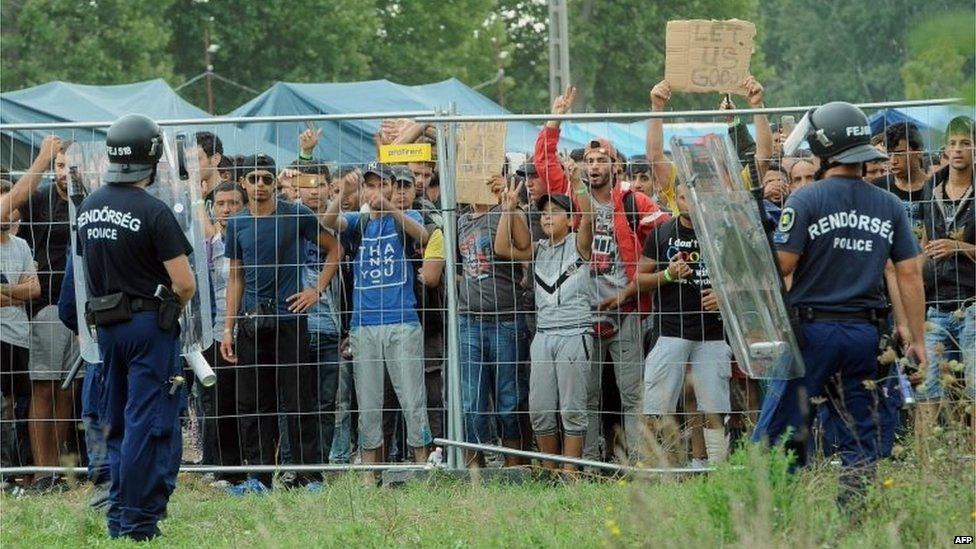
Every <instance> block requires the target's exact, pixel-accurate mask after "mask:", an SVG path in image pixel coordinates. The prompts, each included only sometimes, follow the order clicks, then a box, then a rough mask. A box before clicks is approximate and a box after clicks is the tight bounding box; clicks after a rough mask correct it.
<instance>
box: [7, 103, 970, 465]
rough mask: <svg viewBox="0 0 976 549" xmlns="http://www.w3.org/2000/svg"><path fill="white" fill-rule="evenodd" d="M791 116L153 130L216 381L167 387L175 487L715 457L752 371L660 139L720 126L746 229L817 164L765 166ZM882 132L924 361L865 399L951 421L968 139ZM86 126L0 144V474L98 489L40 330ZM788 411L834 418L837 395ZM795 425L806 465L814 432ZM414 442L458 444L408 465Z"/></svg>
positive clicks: (95, 413)
mask: <svg viewBox="0 0 976 549" xmlns="http://www.w3.org/2000/svg"><path fill="white" fill-rule="evenodd" d="M942 103H944V102H938V101H937V102H928V103H924V102H923V103H918V102H912V103H904V102H902V103H879V104H872V105H869V106H867V108H870V109H881V110H883V109H886V108H892V107H899V106H911V107H915V108H918V109H922V108H924V107H925V106H926V105H936V104H942ZM806 109H807V107H797V108H783V109H740V110H735V109H732V110H715V111H700V112H669V111H655V112H651V113H617V114H610V115H598V114H584V115H565V114H560V115H512V116H461V115H455V114H452V113H450V112H447V111H445V112H436V113H433V112H431V113H422V112H421V113H418V112H409V113H406V112H405V113H364V114H349V115H308V116H304V115H300V116H288V117H264V118H260V119H233V120H230V119H227V120H219V119H212V120H211V119H204V120H183V121H172V122H164V124H163V125H164V127H165V129H166V131H167V133H168V134H169V135H172V136H173V137H174V143H177V142H181V143H183V146H182V148H181V149H180V150H181V151H182V153H183V154H182V158H177V156H179V155H177V154H176V153H175V152H174V158H173V171H172V173H173V174H174V175H172V177H170V178H169V179H160V180H159V181H158V183H159V186H160V188H163V187H166V186H170V187H173V188H176V189H180V188H184V187H180V186H181V185H182V186H185V188H191V187H192V189H193V192H192V193H188V194H187V195H186V196H189V197H197V198H194V199H192V200H190V201H189V202H186V203H182V202H180V204H183V205H184V206H185V207H186V208H187V214H186V217H187V219H188V220H189V223H191V224H193V225H194V226H196V230H197V232H198V235H199V241H198V242H196V243H195V244H196V245H195V247H194V255H196V254H199V256H197V258H198V259H199V260H200V261H199V263H197V264H198V265H201V266H202V267H199V268H198V270H205V271H206V272H205V273H204V275H205V279H206V280H207V284H206V285H203V286H201V287H199V288H198V291H199V292H205V293H206V294H207V295H208V299H207V300H206V304H207V306H206V307H204V306H203V305H202V304H198V306H197V308H196V309H192V308H191V311H190V312H189V313H188V314H189V315H191V316H190V317H185V320H186V319H188V318H192V319H193V321H194V322H196V323H198V324H200V325H201V326H202V325H206V329H205V330H204V329H202V328H201V329H199V330H195V332H196V333H197V335H198V336H199V337H198V339H201V338H202V339H203V341H199V349H197V350H198V351H199V352H200V354H201V355H202V356H203V358H204V359H205V360H206V362H207V364H208V365H209V367H210V368H212V369H213V371H214V372H215V378H216V379H215V381H216V382H215V383H213V384H210V385H205V384H204V383H202V382H201V381H200V380H199V379H198V378H197V377H196V376H195V375H194V374H193V373H192V372H191V371H190V370H187V372H186V374H185V376H184V377H185V379H186V381H187V383H188V385H189V386H190V391H189V394H190V398H189V400H188V405H187V409H186V412H185V414H184V420H183V426H184V433H183V435H184V451H183V461H184V463H185V464H186V466H187V468H188V470H190V469H193V470H199V471H208V472H210V473H213V474H215V476H216V477H217V479H216V480H224V481H227V482H235V481H237V480H240V479H242V478H243V477H244V475H246V474H248V473H250V474H252V475H257V476H268V477H270V475H271V474H272V472H275V471H284V470H288V469H291V470H292V472H291V474H295V475H307V474H311V472H312V471H314V470H327V469H336V468H341V467H344V466H345V465H346V464H348V465H349V466H350V467H351V468H357V467H358V468H363V469H369V468H371V467H373V466H374V465H375V466H390V465H389V464H400V466H403V467H407V466H408V464H411V463H413V464H415V465H414V466H415V467H425V466H436V464H442V465H445V466H448V467H451V468H462V467H470V466H477V467H502V466H517V465H524V464H528V463H529V462H530V459H531V458H533V457H537V455H538V454H544V455H561V456H562V457H563V458H564V459H563V460H562V461H561V463H559V464H556V463H554V462H546V461H545V460H542V461H541V463H540V464H541V465H544V466H549V467H556V466H567V465H568V466H569V467H573V464H574V463H577V464H586V463H590V464H592V463H598V462H603V463H614V464H617V465H620V466H634V467H638V468H642V467H643V468H646V467H658V468H663V469H662V470H688V469H693V468H706V467H707V466H708V465H709V464H715V463H718V462H720V461H722V460H724V459H725V458H726V457H727V455H728V452H729V449H730V448H734V446H735V445H736V444H737V443H740V442H741V441H745V440H747V439H748V437H749V436H750V433H751V431H752V428H753V427H754V425H755V422H756V419H757V416H758V413H759V410H760V406H761V403H762V400H763V397H764V396H765V393H766V392H767V390H768V381H767V380H764V379H760V378H759V377H758V376H756V375H751V372H750V371H749V369H748V368H746V367H744V366H743V365H742V364H741V357H736V356H735V354H734V353H733V352H732V349H731V348H730V346H729V345H728V343H727V341H726V330H725V329H724V327H723V318H722V314H721V313H720V312H719V311H720V306H719V303H718V302H717V298H716V295H715V292H714V291H713V290H712V288H711V280H710V276H709V264H708V258H706V257H703V256H702V250H701V248H702V247H701V245H700V244H699V242H698V240H697V237H696V234H695V227H694V226H693V224H692V223H691V221H690V216H689V215H688V213H689V209H690V208H693V207H694V204H693V203H692V202H691V200H690V198H689V196H688V193H687V192H686V189H687V187H686V185H683V184H682V182H681V181H680V179H679V177H678V174H677V169H676V168H675V167H674V163H673V160H672V152H671V147H672V143H673V142H674V141H673V140H674V139H688V140H693V139H696V138H699V137H701V136H702V135H705V134H718V135H721V136H724V137H725V139H727V140H728V143H729V145H730V149H731V150H732V151H734V154H735V158H736V159H737V160H738V161H739V163H740V167H741V174H739V176H740V179H741V182H742V185H744V186H746V187H748V188H750V189H759V190H758V191H757V193H758V195H759V196H760V200H759V202H761V204H762V206H763V212H764V215H766V216H768V217H769V219H770V221H771V223H772V224H773V225H775V224H776V223H779V221H780V219H779V216H780V215H782V212H783V211H784V208H786V205H787V203H788V200H789V196H790V195H791V194H793V193H795V192H796V191H797V190H799V189H800V188H802V187H804V186H806V185H810V184H812V183H813V182H814V181H815V180H816V179H818V178H819V175H820V172H821V170H822V169H824V166H821V165H820V164H819V161H818V160H817V159H816V158H814V157H812V156H811V155H809V154H798V155H794V156H788V157H784V156H783V155H782V150H781V149H782V141H783V139H784V138H785V136H786V135H787V134H789V132H790V129H791V127H792V125H793V124H795V121H796V117H797V116H796V115H800V114H802V113H803V112H804V110H806ZM869 112H870V111H869ZM969 115H970V116H972V113H971V112H970V113H969ZM631 120H637V122H629V121H631ZM885 120H887V119H882V124H881V126H880V128H879V129H877V130H875V131H874V134H875V136H876V137H875V139H876V142H877V146H878V147H879V148H881V149H883V150H884V151H886V152H887V154H888V155H889V160H888V161H887V162H878V163H874V164H868V165H866V166H865V173H864V178H865V179H866V180H868V181H869V182H870V183H872V184H874V185H877V186H879V187H881V188H884V189H885V190H887V191H890V192H892V193H894V194H895V195H897V196H898V197H899V199H900V200H901V201H902V203H903V204H904V205H905V208H906V210H907V211H908V214H909V217H910V219H911V222H912V224H913V228H914V230H915V232H916V235H917V236H918V238H919V245H920V249H921V250H922V251H923V255H924V256H925V266H924V269H925V276H926V278H925V280H926V301H927V307H928V311H927V320H928V322H927V326H926V330H927V333H926V340H927V343H928V345H927V348H928V352H929V363H930V364H931V365H932V366H931V367H930V368H929V370H928V372H927V374H926V375H927V376H928V377H927V378H926V379H925V380H924V381H923V382H922V383H921V384H920V385H918V386H917V387H916V389H915V390H912V389H911V388H908V389H907V391H906V390H905V389H906V387H905V380H906V379H907V375H909V374H910V372H905V366H906V364H905V361H904V360H903V359H902V357H901V356H900V352H901V347H900V345H899V344H897V343H895V344H892V345H891V346H890V350H888V348H887V347H886V348H882V349H879V350H878V355H879V368H878V375H877V376H876V377H875V381H874V383H875V385H874V386H873V390H874V394H875V395H876V402H875V403H874V405H873V408H872V409H873V410H874V411H875V413H877V415H878V417H879V418H880V417H881V416H883V415H884V414H889V415H890V416H891V418H893V420H894V421H901V420H903V419H904V418H905V417H907V416H908V415H909V412H908V411H907V410H908V408H906V402H907V403H908V405H909V406H910V404H911V403H913V402H915V401H919V402H926V403H939V405H940V406H941V407H942V408H943V409H945V410H950V411H952V412H953V415H954V416H955V417H956V420H957V423H958V421H959V420H964V419H965V414H967V413H970V414H971V411H972V398H973V393H972V391H973V389H972V388H973V386H974V385H973V380H972V377H973V370H974V360H976V359H974V348H976V341H974V339H973V338H974V337H976V336H974V333H976V328H974V325H976V318H974V315H976V305H974V304H973V279H974V274H973V252H972V247H973V241H974V237H973V227H974V223H973V221H972V219H973V207H972V201H973V199H972V185H971V181H970V187H969V189H970V190H969V191H966V192H968V194H965V192H964V194H962V195H960V194H958V193H956V188H957V187H958V188H963V187H961V186H958V183H959V177H960V175H959V174H960V173H962V174H966V173H968V174H969V177H970V178H971V177H972V162H973V160H972V154H973V141H972V135H971V131H972V126H971V122H970V125H969V126H968V128H969V130H968V131H969V132H970V134H969V137H968V141H966V139H965V137H966V131H967V130H965V128H966V126H964V125H963V126H960V125H959V123H957V125H956V126H953V125H952V124H948V125H947V122H948V120H939V122H938V123H935V122H932V123H930V124H929V125H928V126H927V127H926V128H918V127H916V128H915V130H913V129H912V128H913V126H911V125H906V124H904V123H892V124H887V123H885ZM955 120H958V119H955ZM533 122H539V123H542V124H543V125H542V126H541V127H540V126H535V125H534V124H533ZM954 123H955V122H954ZM106 125H107V124H75V125H71V124H66V125H63V126H62V127H60V128H59V127H54V126H52V125H35V126H31V127H27V126H24V125H21V126H11V125H8V126H4V127H2V128H0V131H2V132H3V133H4V137H5V142H6V143H8V144H9V146H10V150H9V151H7V152H8V158H14V157H15V156H17V155H16V154H14V150H13V149H14V148H18V149H19V150H21V151H29V152H30V153H31V162H33V165H32V166H27V165H24V166H14V169H13V172H14V173H15V175H19V177H11V178H9V179H16V182H14V183H13V184H12V185H10V187H11V188H12V189H13V190H12V191H7V190H6V189H5V193H9V198H8V202H6V204H8V205H9V204H13V207H12V208H11V209H10V210H9V211H5V212H0V215H2V216H3V218H2V219H0V221H2V222H3V229H4V230H3V235H2V243H3V245H2V247H0V250H2V257H0V259H2V261H0V263H2V266H3V275H4V281H3V284H4V285H3V286H2V289H3V291H2V293H0V299H3V307H2V309H0V311H2V313H3V317H2V321H3V322H2V324H0V342H2V346H3V351H2V357H3V378H2V380H3V384H2V386H0V389H2V392H3V419H2V426H3V431H2V432H3V437H2V438H3V441H2V442H3V444H2V446H3V453H2V457H3V463H2V465H3V472H4V475H6V476H9V475H19V474H23V473H28V472H31V468H36V470H37V472H38V473H41V472H50V471H55V470H58V469H52V468H58V467H69V466H72V465H86V466H87V467H89V470H90V471H95V472H96V474H97V471H98V470H99V469H100V468H101V470H102V471H103V472H104V468H105V462H104V455H105V453H104V444H105V443H104V439H105V434H106V430H107V428H108V426H107V425H106V422H105V421H104V420H105V418H104V417H101V415H100V414H102V410H100V409H99V406H98V403H99V402H100V397H99V395H100V391H101V390H102V389H101V386H102V384H103V382H104V379H103V375H104V372H103V370H102V369H100V367H99V364H98V360H97V358H93V357H92V356H91V355H90V354H89V355H88V356H87V357H85V361H84V363H85V364H84V368H83V370H82V371H80V372H79V373H78V375H77V377H76V378H75V381H73V382H71V383H68V384H67V389H62V388H61V386H62V383H63V382H64V379H65V376H66V374H67V373H68V371H69V370H70V369H71V366H72V365H73V364H74V363H75V362H76V359H77V357H78V356H82V355H84V354H85V353H84V348H85V346H84V337H82V338H81V339H82V342H81V344H79V339H78V338H77V334H78V333H80V334H82V336H84V335H85V334H86V333H90V330H89V327H88V326H87V325H86V322H85V319H84V318H83V315H82V318H79V315H78V314H77V308H74V307H73V306H68V307H64V306H61V307H60V308H61V309H62V310H61V313H62V314H61V315H60V318H59V314H58V313H59V304H61V305H63V304H64V302H65V301H66V296H65V294H66V293H72V294H73V293H75V289H76V288H78V287H79V286H77V285H76V284H75V285H72V284H67V285H65V284H64V283H63V281H64V278H65V274H66V270H67V271H68V274H71V275H72V277H74V276H77V273H78V271H77V269H74V270H72V269H68V268H67V265H66V264H67V259H68V257H69V256H72V255H73V247H72V246H73V239H72V231H76V230H77V227H74V226H73V225H77V223H76V220H75V219H74V218H73V217H72V215H71V213H70V211H69V210H70V208H69V204H70V202H71V200H72V196H73V194H72V192H71V189H72V185H74V184H76V183H77V184H81V185H83V186H86V185H87V186H88V187H90V188H88V189H87V190H88V191H94V190H95V188H97V185H98V184H99V183H98V174H97V170H98V169H99V168H98V167H99V166H101V167H103V166H104V159H103V158H101V159H100V158H98V154H99V153H98V147H97V146H94V147H88V148H86V151H87V153H86V154H87V156H83V157H82V158H84V159H86V160H85V162H87V164H85V162H82V163H81V164H79V161H78V157H76V156H72V155H70V154H67V152H68V151H69V150H70V149H71V144H72V143H80V144H85V143H89V144H93V143H96V144H97V143H98V142H99V141H100V140H102V139H103V138H104V133H103V131H104V127H105V126H106ZM960 128H962V129H960ZM919 130H921V131H919ZM931 130H935V131H931ZM48 133H53V134H55V135H58V136H60V141H59V142H55V141H54V140H52V139H47V140H45V136H46V135H47V134H48ZM177 134H179V135H181V136H182V140H180V139H175V137H176V136H177ZM413 144H420V145H424V147H421V148H420V149H419V150H418V149H412V150H411V149H410V148H409V147H405V145H413ZM175 148H176V145H174V151H175ZM398 154H399V155H401V156H400V159H401V161H398V159H397V155H398ZM405 157H409V158H410V159H411V160H410V161H402V158H405ZM380 158H384V159H392V161H389V162H379V161H378V160H379V159H380ZM76 164H77V165H76ZM966 170H969V171H968V172H967V171H966ZM6 178H7V177H5V179H6ZM154 192H155V191H154ZM757 207H758V204H757ZM83 276H95V277H97V276H99V275H98V273H97V272H96V273H93V272H88V273H87V274H84V275H83ZM81 284H82V287H83V285H84V281H82V283H81ZM883 284H884V281H883V280H879V281H878V285H879V288H883ZM879 291H883V290H879ZM201 303H202V302H201ZM83 308H84V306H83V304H82V310H83ZM895 309H896V310H897V306H896V308H895ZM66 311H67V312H66ZM887 320H888V325H887V327H886V328H884V331H886V332H891V333H892V335H894V336H896V337H902V338H903V339H904V338H907V337H908V335H907V334H906V333H904V330H905V324H904V321H903V319H901V318H899V317H898V316H897V314H895V316H893V317H891V318H890V319H887ZM72 323H74V326H66V324H68V325H70V324H72ZM96 332H97V331H96ZM201 334H205V335H206V336H207V337H202V335H201ZM95 337H96V344H95V352H96V353H97V333H96V334H95ZM96 357H97V355H96ZM906 397H907V400H906ZM829 399H833V400H832V401H831V400H829ZM815 404H816V405H817V406H820V407H824V408H826V407H833V408H834V409H837V410H843V409H844V402H843V395H839V396H838V395H830V396H828V400H826V401H823V402H817V403H815ZM841 416H843V414H841ZM879 421H881V420H880V419H879ZM901 422H902V423H904V422H903V421H901ZM816 432H817V433H818V436H819V437H820V440H821V444H820V448H821V451H822V453H823V454H825V455H829V454H830V453H831V433H830V429H829V426H824V427H820V428H818V430H817V431H816ZM888 432H890V433H895V432H896V431H895V430H894V429H885V430H879V433H888ZM879 436H880V435H879ZM435 439H441V440H446V441H455V442H462V443H465V446H464V447H463V448H462V447H457V446H455V445H449V446H448V447H445V448H442V449H441V448H438V449H436V450H435V447H436V446H437V445H436V444H435V443H434V440H435ZM881 443H882V445H885V446H886V447H887V448H889V450H888V452H889V453H890V452H891V450H890V448H893V447H894V445H895V442H894V439H891V440H883V441H881ZM506 449H507V450H506ZM526 452H529V453H526ZM532 452H536V453H537V454H533V453H532ZM574 460H581V461H574Z"/></svg>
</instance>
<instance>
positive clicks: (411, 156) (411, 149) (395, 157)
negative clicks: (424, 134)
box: [380, 143, 431, 164]
mask: <svg viewBox="0 0 976 549" xmlns="http://www.w3.org/2000/svg"><path fill="white" fill-rule="evenodd" d="M430 159H431V151H430V143H403V144H400V145H380V162H382V163H384V164H403V163H405V162H430Z"/></svg>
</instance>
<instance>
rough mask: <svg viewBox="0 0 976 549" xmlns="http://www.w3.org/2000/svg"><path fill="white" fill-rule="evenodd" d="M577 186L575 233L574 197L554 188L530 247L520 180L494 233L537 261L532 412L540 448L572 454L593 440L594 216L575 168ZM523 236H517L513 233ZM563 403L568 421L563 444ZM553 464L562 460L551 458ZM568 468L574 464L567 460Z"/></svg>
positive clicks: (507, 251) (512, 255) (541, 204)
mask: <svg viewBox="0 0 976 549" xmlns="http://www.w3.org/2000/svg"><path fill="white" fill-rule="evenodd" d="M570 179H571V181H572V182H573V190H574V194H575V196H576V199H577V201H578V203H579V211H580V212H581V214H582V215H581V218H580V223H579V232H578V233H574V232H573V230H572V227H573V219H572V217H573V213H574V212H573V210H574V208H573V202H572V199H571V198H570V197H569V196H567V195H565V194H550V195H545V196H543V197H541V198H540V199H539V200H538V203H537V205H536V206H537V208H538V209H539V210H540V211H541V212H542V217H541V219H540V223H541V226H542V231H543V232H544V233H545V235H546V237H545V238H543V239H541V240H539V241H537V242H533V243H532V244H531V245H530V246H528V247H524V246H523V247H518V246H516V245H515V242H516V241H519V242H525V240H526V239H527V237H528V234H529V226H528V224H527V223H526V219H525V216H524V215H523V214H522V213H521V212H520V211H519V210H518V198H519V191H520V190H521V185H519V186H518V187H517V188H516V189H515V190H513V191H507V192H506V193H504V195H503V198H502V209H503V211H504V215H503V216H502V218H501V222H500V224H499V228H498V233H497V234H496V235H495V253H496V254H498V255H499V256H501V257H504V258H509V259H515V260H519V261H531V262H532V265H533V268H534V275H533V276H534V279H535V304H536V333H535V337H534V338H533V340H532V346H531V347H530V353H531V356H532V365H531V369H530V374H529V416H530V418H531V420H532V430H533V432H534V433H535V437H536V443H537V444H538V446H539V450H541V451H542V452H545V453H547V454H559V453H562V454H563V455H564V456H567V457H575V458H579V457H582V455H583V443H584V441H585V440H586V426H587V421H588V420H587V400H588V380H589V375H590V353H591V352H592V349H593V337H592V335H591V334H590V330H591V327H592V318H591V316H592V313H591V311H592V307H593V305H594V293H593V280H592V278H591V277H590V269H589V260H590V252H591V246H592V242H591V240H592V239H593V222H592V218H591V212H590V200H589V193H588V191H587V189H586V186H585V185H584V184H583V183H582V181H581V180H580V177H579V171H578V169H577V170H575V171H574V172H572V174H571V177H570ZM513 233H518V234H519V237H518V238H517V239H516V238H513V237H512V234H513ZM557 411H558V415H559V418H560V419H561V420H562V421H561V427H562V433H563V436H562V441H561V442H562V444H560V438H559V427H560V422H559V421H557ZM546 467H549V468H553V469H554V468H556V465H555V463H553V462H547V463H546ZM565 468H566V469H569V470H573V469H575V467H573V466H569V465H567V466H566V467H565Z"/></svg>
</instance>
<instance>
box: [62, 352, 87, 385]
mask: <svg viewBox="0 0 976 549" xmlns="http://www.w3.org/2000/svg"><path fill="white" fill-rule="evenodd" d="M81 363H82V358H81V354H79V355H78V358H76V359H75V362H74V364H72V365H71V369H70V370H68V377H66V378H64V383H62V384H61V390H62V391H67V390H68V388H69V387H71V382H73V381H74V380H75V378H76V377H78V370H80V369H81Z"/></svg>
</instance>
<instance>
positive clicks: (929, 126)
mask: <svg viewBox="0 0 976 549" xmlns="http://www.w3.org/2000/svg"><path fill="white" fill-rule="evenodd" d="M957 116H968V117H970V118H976V109H974V108H973V107H972V106H967V105H938V106H933V107H902V108H899V109H881V110H879V111H877V112H875V113H874V114H872V115H871V116H869V117H868V121H869V122H870V123H871V133H872V134H878V133H883V132H884V131H885V128H887V127H888V126H891V125H893V124H900V123H903V122H908V123H910V124H914V125H915V126H917V127H918V129H919V130H921V131H922V135H923V137H924V138H925V140H926V148H927V149H930V150H937V149H939V147H941V141H942V134H943V132H945V128H946V126H947V125H948V124H949V121H950V120H952V119H953V118H955V117H957Z"/></svg>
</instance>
